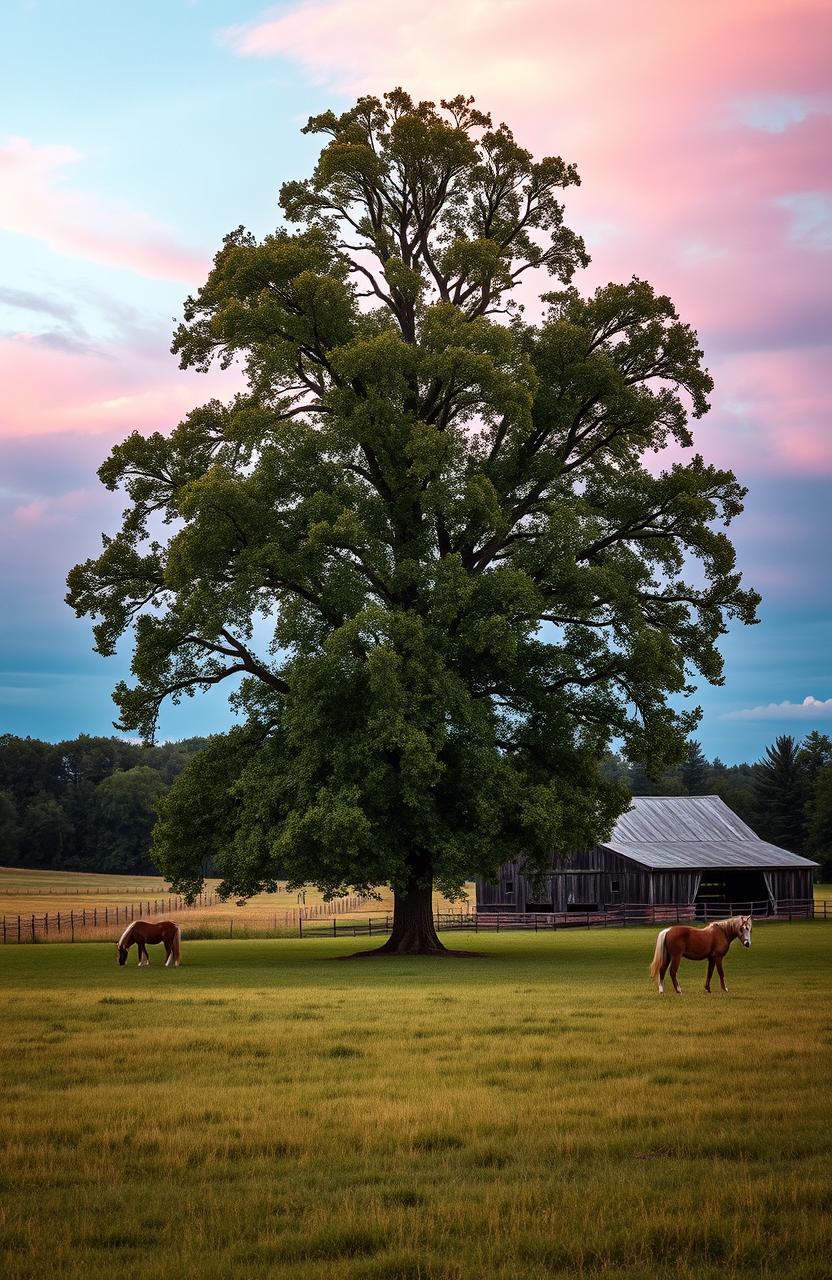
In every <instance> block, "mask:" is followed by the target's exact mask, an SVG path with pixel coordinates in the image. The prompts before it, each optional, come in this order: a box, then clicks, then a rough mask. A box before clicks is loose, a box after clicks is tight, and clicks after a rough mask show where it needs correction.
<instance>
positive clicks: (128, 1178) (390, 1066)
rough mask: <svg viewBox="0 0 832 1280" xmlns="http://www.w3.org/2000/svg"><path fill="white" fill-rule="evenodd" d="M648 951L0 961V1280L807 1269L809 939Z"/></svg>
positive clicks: (226, 947)
mask: <svg viewBox="0 0 832 1280" xmlns="http://www.w3.org/2000/svg"><path fill="white" fill-rule="evenodd" d="M655 936H656V930H655V929H649V930H642V929H633V930H626V931H625V930H620V929H619V930H598V931H593V932H585V931H579V930H576V931H571V932H558V933H557V934H554V935H552V934H546V935H544V934H537V935H535V934H533V933H531V934H512V935H506V934H504V933H503V934H500V935H499V936H497V935H483V934H480V935H478V936H476V937H475V936H474V935H469V934H459V935H454V936H453V937H452V938H446V941H450V942H452V943H454V942H455V943H456V944H457V945H461V946H465V947H469V948H471V949H472V950H476V951H477V952H479V953H481V954H480V955H478V956H477V957H476V958H473V959H448V960H436V959H415V960H414V959H402V960H399V959H385V960H351V961H350V960H343V959H341V958H340V957H343V956H345V955H348V954H349V953H350V952H351V951H354V950H355V948H356V943H354V942H346V941H344V942H341V941H339V942H334V941H326V940H320V939H308V940H304V941H302V942H301V941H277V940H274V941H273V940H267V941H251V942H242V941H241V942H191V943H190V944H189V943H188V941H187V938H186V939H185V941H184V943H183V964H182V967H181V968H180V969H178V970H166V969H164V968H163V967H162V964H161V962H160V949H159V948H153V949H151V968H150V969H141V970H140V969H138V968H137V967H136V966H135V952H132V953H131V961H130V965H129V967H127V968H126V969H119V968H118V967H117V966H116V964H115V954H114V948H113V947H112V945H104V944H100V943H89V944H81V945H75V946H70V945H66V944H63V945H59V944H50V945H35V946H20V947H14V946H8V947H5V948H3V949H2V951H0V983H2V986H0V995H1V997H2V1008H3V1039H2V1047H3V1052H2V1077H3V1080H2V1089H3V1093H2V1097H3V1106H2V1109H0V1133H1V1134H2V1148H3V1154H2V1160H0V1245H1V1246H2V1250H3V1261H2V1270H3V1275H4V1276H5V1277H7V1278H8V1280H13V1278H14V1280H17V1278H20V1280H22V1278H24V1277H25V1278H27V1280H28V1278H29V1277H32V1278H34V1277H40V1276H43V1275H45V1274H51V1275H54V1276H60V1277H61V1278H62V1280H74V1278H75V1277H79V1278H80V1277H84V1278H85V1280H89V1278H90V1277H98V1276H104V1275H108V1274H116V1275H134V1274H135V1275H147V1276H153V1277H154V1280H174V1278H175V1280H186V1278H189V1277H193V1278H194V1280H196V1278H197V1277H199V1278H200V1280H214V1278H216V1280H220V1278H222V1280H226V1278H227V1277H234V1278H235V1280H238V1278H239V1280H253V1278H254V1277H258V1278H259V1277H267V1276H268V1277H287V1278H288V1277H292V1280H305V1278H311V1277H316V1278H317V1277H327V1280H329V1278H330V1277H332V1278H333V1280H341V1278H343V1280H348V1278H349V1280H439V1278H440V1277H441V1278H442V1280H445V1278H447V1280H480V1278H482V1277H488V1278H490V1277H498V1278H503V1277H504V1278H506V1280H508V1278H509V1277H511V1278H515V1277H516V1278H517V1280H519V1278H520V1277H523V1278H524V1280H527V1278H529V1280H534V1278H535V1277H551V1276H564V1277H566V1276H570V1277H571V1276H576V1275H577V1276H596V1275H598V1276H601V1275H603V1276H605V1277H624V1276H626V1277H642V1276H643V1277H648V1276H656V1275H659V1274H662V1275H671V1276H673V1277H674V1280H706V1278H708V1277H724V1276H726V1275H728V1276H749V1277H750V1276H754V1277H760V1276H772V1277H774V1276H776V1277H778V1278H782V1277H795V1278H800V1277H806V1278H808V1277H828V1276H829V1275H830V1273H832V1219H830V1216H829V1214H828V1208H829V1203H830V1196H832V1159H830V1157H832V1125H830V1123H829V1096H830V1095H829V1089H830V1083H832V1081H830V1075H831V1074H832V1072H830V1060H831V1059H832V1001H830V994H832V982H830V979H831V978H832V924H828V925H824V924H823V923H822V922H817V923H803V924H792V925H787V924H769V925H760V926H758V927H756V928H755V933H754V946H753V947H752V949H751V951H750V952H744V951H742V950H741V949H740V948H738V947H737V946H736V945H735V946H734V947H733V948H732V949H731V952H730V954H729V956H728V959H727V962H726V975H727V979H728V985H729V987H730V989H731V994H730V995H728V996H721V995H717V994H714V995H711V996H706V995H705V994H704V993H703V991H702V984H703V981H704V976H705V969H704V966H703V965H694V964H692V963H684V964H683V966H682V970H681V975H680V976H681V979H682V985H683V987H684V989H685V995H684V996H683V997H682V998H679V997H676V996H673V995H666V996H664V997H663V998H661V997H659V996H658V995H657V994H656V993H655V990H654V989H653V988H652V987H651V986H650V983H649V979H648V976H647V966H648V963H649V960H650V957H651V955H652V949H653V943H654V940H655ZM358 945H361V944H360V943H359V944H358Z"/></svg>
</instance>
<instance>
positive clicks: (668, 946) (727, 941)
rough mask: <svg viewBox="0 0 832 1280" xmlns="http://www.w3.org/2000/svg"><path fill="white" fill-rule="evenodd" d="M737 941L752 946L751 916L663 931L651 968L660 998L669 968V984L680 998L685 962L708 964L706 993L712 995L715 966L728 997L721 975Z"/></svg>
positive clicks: (673, 927) (676, 927) (676, 926)
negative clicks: (680, 977)
mask: <svg viewBox="0 0 832 1280" xmlns="http://www.w3.org/2000/svg"><path fill="white" fill-rule="evenodd" d="M735 938H739V940H740V942H741V943H742V945H743V946H744V947H750V946H751V916H731V917H730V919H728V920H714V922H713V924H709V925H706V926H705V927H704V928H703V929H693V928H691V927H690V926H689V925H686V924H674V925H672V926H671V927H670V928H668V929H662V931H661V933H660V934H659V936H658V938H657V939H656V950H655V951H654V953H653V963H652V964H651V965H650V976H651V978H655V979H656V985H657V986H658V988H659V995H664V975H665V973H666V972H667V968H668V965H669V966H670V980H671V982H672V983H673V989H674V991H675V992H676V994H677V996H680V995H681V994H682V988H681V987H680V986H679V983H678V982H677V981H676V974H677V973H678V971H679V965H680V963H681V961H682V959H683V958H684V959H685V960H707V961H708V976H707V978H706V979H705V990H706V991H707V992H708V994H709V995H710V991H711V977H712V976H713V972H714V965H716V971H717V973H718V974H719V982H720V986H721V987H722V990H723V991H724V992H725V993H726V994H727V992H728V988H727V987H726V985H725V974H724V973H723V972H722V959H723V956H725V955H727V953H728V948H729V947H730V945H731V943H732V942H733V941H734V939H735Z"/></svg>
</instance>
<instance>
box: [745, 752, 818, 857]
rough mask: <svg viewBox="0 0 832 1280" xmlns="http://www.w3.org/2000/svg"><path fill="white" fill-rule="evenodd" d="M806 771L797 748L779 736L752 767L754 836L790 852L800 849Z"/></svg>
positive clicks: (803, 819)
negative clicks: (755, 834)
mask: <svg viewBox="0 0 832 1280" xmlns="http://www.w3.org/2000/svg"><path fill="white" fill-rule="evenodd" d="M805 804H806V772H805V769H804V766H803V763H802V761H801V752H800V747H799V745H798V743H797V742H796V740H795V739H794V738H792V737H791V736H790V735H788V734H782V735H781V736H780V737H779V738H777V739H776V740H775V742H774V745H773V746H770V747H767V748H766V754H765V757H764V758H763V759H762V760H761V761H759V762H758V763H757V764H756V765H755V768H754V826H755V829H756V831H757V834H758V835H760V836H762V838H763V839H764V840H769V841H770V842H771V843H772V844H777V845H780V846H781V847H782V848H784V849H788V850H790V851H791V852H792V853H801V852H802V850H803V845H804V840H805V834H806V823H805V813H804V806H805Z"/></svg>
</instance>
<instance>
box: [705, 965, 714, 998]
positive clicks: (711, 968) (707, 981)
mask: <svg viewBox="0 0 832 1280" xmlns="http://www.w3.org/2000/svg"><path fill="white" fill-rule="evenodd" d="M715 964H716V961H715V960H714V958H713V956H708V976H707V978H706V979H705V990H706V991H707V993H708V995H710V994H711V978H712V977H713V976H714V965H715Z"/></svg>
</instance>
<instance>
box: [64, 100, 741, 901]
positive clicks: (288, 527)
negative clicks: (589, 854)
mask: <svg viewBox="0 0 832 1280" xmlns="http://www.w3.org/2000/svg"><path fill="white" fill-rule="evenodd" d="M308 131H309V132H313V133H321V134H323V135H324V136H325V137H326V138H327V139H328V142H327V143H326V145H325V146H324V149H323V151H322V153H321V157H320V160H319V163H318V165H317V167H316V169H315V172H314V174H313V176H312V177H311V178H310V179H308V180H306V181H303V182H293V183H287V184H286V185H284V187H283V188H282V191H281V204H282V207H283V210H284V213H285V215H286V217H287V219H288V220H289V222H294V223H296V224H300V226H299V229H297V230H294V231H293V230H291V229H289V228H282V229H280V230H279V231H277V232H275V234H274V235H271V236H268V237H266V238H265V240H263V241H262V243H258V242H257V241H256V240H255V238H254V237H253V236H252V235H250V234H249V233H248V232H246V231H245V230H244V229H242V228H238V229H237V230H236V231H234V232H232V233H231V235H229V236H227V237H226V239H225V241H224V244H223V246H222V248H221V250H220V252H219V253H218V254H217V256H216V259H215V262H214V267H213V269H212V271H211V273H210V275H209V277H208V280H207V281H206V283H205V285H204V287H203V288H202V289H201V290H200V291H199V293H198V295H197V296H196V298H192V299H189V300H188V301H187V303H186V305H185V319H184V323H183V324H182V325H181V326H180V327H179V329H178V330H177V333H176V335H175V338H174V344H173V349H174V351H175V352H176V353H177V354H178V355H179V357H180V361H181V363H182V365H183V366H193V367H196V368H199V369H204V368H206V367H207V366H208V365H209V363H210V362H211V361H212V360H214V359H218V360H219V361H220V362H222V363H226V364H227V363H229V362H230V361H232V360H239V361H241V362H242V364H243V366H244V368H245V372H246V377H247V384H248V385H247V390H246V393H245V394H244V395H240V396H237V397H236V398H235V399H234V400H232V402H231V403H230V404H228V405H222V404H219V403H218V402H216V401H211V402H209V403H208V404H206V405H204V406H202V407H200V408H198V409H195V410H194V411H193V412H192V413H190V414H189V415H188V416H187V418H186V419H185V420H184V421H183V422H182V423H180V424H179V426H178V427H176V428H175V429H174V430H173V432H172V433H171V434H170V435H169V436H164V435H161V434H159V433H156V434H153V435H150V436H143V435H141V434H139V433H135V434H133V435H132V436H130V437H129V438H128V439H127V440H126V441H125V442H124V443H123V444H121V445H119V446H117V447H116V448H115V449H114V450H113V453H112V455H111V457H110V458H109V459H108V461H107V462H105V463H104V465H103V467H102V468H101V473H100V474H101V478H102V481H103V482H104V483H105V484H106V485H107V486H108V487H109V488H111V489H121V490H123V491H124V493H125V496H126V499H127V503H128V506H127V510H126V512H125V517H124V521H123V525H122V528H121V530H120V531H119V533H118V534H117V535H116V536H115V537H113V538H105V540H104V546H103V549H102V553H101V555H100V556H99V557H97V558H96V559H93V560H90V561H88V562H87V563H86V564H84V565H81V566H79V567H78V568H76V569H74V570H73V572H72V574H71V575H70V579H69V588H70V590H69V596H68V600H69V602H70V603H71V604H72V606H73V607H74V608H75V610H76V612H78V613H79V614H86V615H89V616H91V617H92V618H94V620H95V634H96V642H97V646H98V648H99V650H100V651H101V652H102V653H112V652H114V650H115V646H116V644H117V643H118V640H119V638H120V637H121V636H123V635H124V634H125V633H127V632H131V633H132V637H133V641H134V646H135V647H134V658H133V681H132V684H131V685H129V686H128V685H126V684H124V685H121V686H119V688H118V689H117V691H116V701H117V703H118V705H119V707H120V710H121V725H122V726H123V727H124V728H129V729H132V730H137V731H138V732H140V733H142V734H144V735H146V736H148V737H150V736H152V734H153V732H154V728H155V723H156V718H157V715H158V711H159V707H160V706H161V704H162V702H163V701H164V700H165V699H166V698H170V699H173V700H174V701H176V700H178V699H179V698H181V697H182V696H192V695H194V694H195V693H198V692H199V691H201V690H205V689H208V688H210V687H211V686H213V685H215V684H221V683H227V684H228V687H230V688H231V689H233V691H234V692H233V694H232V701H233V705H234V707H235V709H236V710H237V711H238V713H239V715H240V716H241V718H242V724H241V726H240V727H239V728H237V729H234V730H233V731H232V732H231V733H230V734H229V735H227V736H226V737H223V738H218V739H216V740H214V741H213V742H212V743H211V745H210V747H209V749H208V750H207V751H206V753H205V755H204V757H200V758H198V759H195V760H194V761H193V762H192V764H191V765H190V766H189V768H188V769H187V770H186V772H185V774H183V775H182V777H181V779H180V780H179V781H178V782H177V783H176V785H175V786H174V788H173V790H172V791H171V793H170V794H169V795H168V796H167V797H166V798H165V801H164V805H163V811H162V819H161V820H160V824H159V827H158V830H157V837H156V841H157V848H156V856H157V857H158V858H159V859H160V863H161V865H163V866H164V867H165V869H166V870H167V871H168V873H169V874H171V875H172V876H173V877H174V878H175V880H176V882H177V883H178V884H179V885H180V886H181V887H182V888H183V889H185V890H186V891H192V890H193V886H194V885H196V884H197V883H198V881H199V870H198V869H199V867H200V866H201V865H202V859H204V857H205V856H206V854H210V856H211V857H212V858H214V859H215V861H216V862H217V863H218V864H219V865H220V866H222V867H223V869H224V873H225V875H226V886H227V890H228V892H229V893H231V892H233V893H235V894H237V895H240V894H241V895H245V894H247V893H250V892H254V891H255V890H256V889H257V887H258V886H260V885H268V884H270V883H272V882H273V881H274V878H275V877H276V876H277V875H278V873H279V874H280V875H281V877H282V878H285V877H289V878H292V879H294V880H296V881H298V882H299V883H300V882H303V881H305V880H310V881H312V882H314V883H316V884H318V885H319V886H320V887H321V888H322V889H324V891H325V892H328V893H337V892H340V891H341V890H342V889H344V888H346V887H348V886H355V887H358V888H366V887H368V886H372V885H373V884H376V883H382V882H386V883H390V884H394V885H397V886H401V887H406V886H407V885H408V884H410V883H411V882H413V880H414V877H415V878H416V879H417V880H419V881H420V882H423V881H424V882H426V881H427V880H429V879H430V877H431V876H434V877H435V878H436V879H437V881H438V882H439V883H440V884H441V885H442V886H443V887H444V888H445V889H447V890H454V889H455V888H457V887H458V886H459V885H460V884H461V883H462V882H463V881H464V880H465V879H467V878H470V877H471V876H472V875H474V874H476V873H481V874H488V873H490V872H492V873H493V871H494V870H495V869H496V867H497V866H498V865H499V864H500V863H501V862H502V861H504V860H505V859H506V858H508V857H511V856H517V857H521V856H522V857H524V858H526V859H527V860H528V861H529V863H530V864H531V865H533V866H537V867H543V866H545V864H546V863H547V861H548V860H550V859H551V857H552V853H553V850H563V851H567V850H569V849H570V848H573V847H575V846H576V845H584V844H591V843H593V842H594V841H595V840H597V839H598V838H600V837H601V836H603V835H604V834H605V833H606V831H607V830H608V829H609V828H610V827H611V825H612V824H613V822H614V820H615V818H616V816H617V814H618V813H619V812H620V810H621V807H622V806H623V805H624V804H625V803H626V796H625V793H624V791H623V790H622V789H621V788H620V787H617V786H616V785H614V784H612V783H610V782H608V781H606V780H605V779H604V778H603V776H602V774H601V772H600V769H599V761H600V759H601V758H602V756H603V754H604V752H605V751H606V750H607V749H608V747H609V745H610V742H611V741H612V740H613V739H617V740H618V741H619V742H621V743H622V744H623V747H624V750H625V751H626V752H627V753H629V755H630V757H631V758H633V759H637V760H639V761H640V762H644V763H647V764H650V765H651V766H654V767H656V768H662V767H664V766H665V765H666V764H667V763H668V762H671V761H673V760H675V759H681V758H682V757H683V755H684V752H685V750H686V745H685V744H686V740H687V738H688V737H689V735H690V733H691V732H692V730H693V728H694V727H695V724H696V721H697V717H698V712H697V710H696V709H695V708H693V709H692V710H688V711H683V710H681V711H680V710H679V709H678V707H679V705H680V703H679V699H680V698H685V697H687V696H689V695H690V693H691V692H692V690H693V688H694V682H695V680H696V679H698V678H705V679H708V680H710V681H714V682H718V681H719V680H721V678H722V674H721V659H720V655H719V652H718V648H717V641H718V639H719V637H720V635H721V634H722V633H723V632H724V630H725V627H726V624H727V621H728V619H730V618H737V619H740V620H741V621H743V622H753V620H754V616H755V607H756V603H757V599H758V598H757V596H756V594H755V593H754V592H753V591H748V590H746V589H744V588H743V587H742V586H741V582H740V576H739V574H738V573H737V571H736V568H735V563H734V551H733V547H732V545H731V542H730V540H729V539H728V537H727V535H726V534H725V532H724V527H725V526H727V525H729V524H730V522H731V521H732V520H733V519H734V518H735V517H736V516H737V515H738V514H739V513H740V511H741V510H742V502H743V498H744V490H743V489H742V487H741V486H740V484H739V483H738V481H737V480H736V478H735V477H734V476H733V475H732V473H731V472H729V471H724V470H720V469H718V468H715V467H712V466H709V465H708V464H706V463H705V461H704V460H703V459H702V458H701V457H699V456H694V457H693V458H692V459H691V460H690V461H687V462H680V461H676V462H674V463H673V464H672V465H670V466H668V467H666V468H664V469H661V468H660V467H659V466H657V464H656V460H655V456H654V455H656V454H660V453H661V452H662V451H663V450H664V449H665V447H666V446H667V445H669V444H672V445H673V446H674V448H675V449H676V450H677V452H678V450H679V449H687V448H689V447H690V445H691V443H692V432H691V425H690V424H691V420H692V419H696V418H698V417H699V416H701V415H702V414H703V413H704V412H706V410H707V407H708V396H709V394H710V391H711V388H712V382H711V378H710V375H709V374H708V372H707V370H706V369H705V368H704V367H703V364H702V352H701V351H700V349H699V346H698V340H697V337H696V334H695V333H694V332H693V331H692V330H691V329H690V328H689V327H688V326H687V325H685V324H684V323H682V321H681V320H680V319H679V317H678V315H677V313H676V310H675V308H674V307H673V304H672V303H671V301H670V300H669V299H668V298H667V297H665V296H663V295H659V294H656V292H655V291H654V290H653V289H652V288H651V286H650V285H649V284H647V283H646V282H644V281H640V280H637V279H633V280H631V281H629V282H628V283H626V284H620V285H619V284H609V285H607V286H605V287H604V288H602V289H599V290H597V291H596V293H595V294H594V295H593V296H592V297H589V298H584V297H582V296H581V295H580V294H579V292H578V291H577V289H575V288H572V287H569V281H570V280H571V278H572V276H573V273H574V272H575V270H576V269H577V268H578V267H579V266H580V265H582V264H584V263H585V262H586V261H587V258H586V253H585V250H584V247H583V244H582V242H581V240H580V239H579V237H578V236H576V235H575V234H574V233H573V232H572V231H571V230H570V229H569V228H568V227H567V226H566V225H565V222H564V211H563V207H562V205H561V204H560V203H559V200H558V196H559V194H560V192H561V191H562V190H563V189H565V188H568V187H569V186H571V185H574V184H575V183H577V181H578V175H577V173H576V171H575V169H574V166H572V165H570V164H568V163H566V162H564V161H563V160H562V159H560V158H557V157H548V158H544V159H542V160H540V161H535V160H534V159H533V157H532V156H531V155H530V153H529V152H528V151H526V150H525V149H524V148H522V147H521V146H520V145H519V144H518V143H517V142H516V140H515V139H514V137H513V135H512V133H511V131H510V130H509V129H508V128H507V126H505V125H500V126H499V127H498V128H494V127H493V126H492V123H491V120H490V118H489V117H488V116H487V115H486V114H485V113H482V112H479V111H478V110H476V109H475V107H474V105H473V103H472V100H470V99H466V98H463V97H457V98H454V99H452V100H450V101H448V102H445V103H443V104H441V105H440V107H439V108H437V107H436V106H435V104H433V103H431V102H419V103H416V102H414V101H413V100H412V99H411V98H410V97H409V96H408V95H407V94H406V93H405V92H404V91H403V90H400V89H396V90H394V91H393V92H392V93H389V94H386V95H385V96H384V98H382V99H379V98H374V97H366V98H361V99H359V101H358V102H357V103H356V104H355V106H354V107H352V108H351V109H350V110H348V111H346V112H344V113H342V114H341V115H336V114H335V113H332V112H326V113H324V114H323V115H321V116H318V117H316V118H314V119H313V120H311V121H310V123H309V126H308ZM537 268H540V269H541V270H543V271H544V272H545V273H547V275H548V276H549V277H552V278H553V279H554V282H555V285H556V286H558V288H557V291H555V292H552V293H548V294H545V295H544V300H545V302H546V303H547V304H548V310H547V312H546V314H545V316H544V318H543V320H542V323H540V324H539V325H536V326H535V325H530V324H527V323H524V322H523V320H522V319H521V310H520V308H519V306H518V305H517V303H516V301H515V300H514V299H513V297H512V294H513V292H514V291H515V286H516V285H517V283H518V281H519V280H520V279H521V278H522V276H523V275H524V274H525V273H526V272H527V271H528V270H531V269H537ZM646 458H649V459H650V465H646V463H645V459H646Z"/></svg>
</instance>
